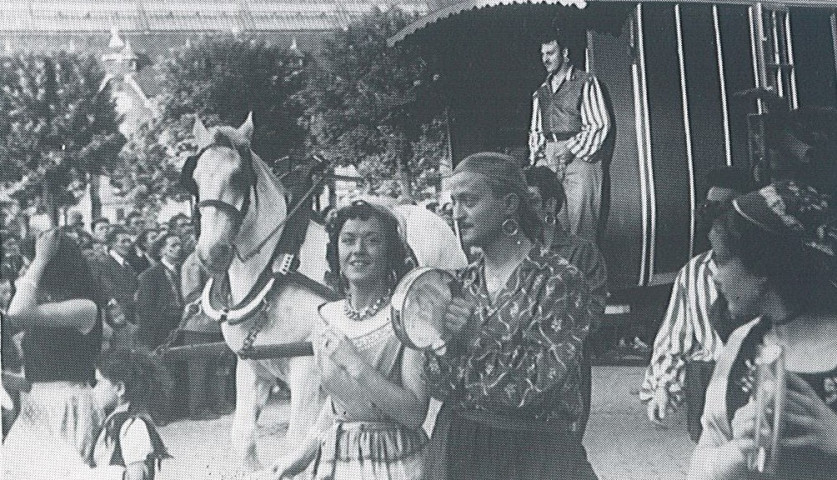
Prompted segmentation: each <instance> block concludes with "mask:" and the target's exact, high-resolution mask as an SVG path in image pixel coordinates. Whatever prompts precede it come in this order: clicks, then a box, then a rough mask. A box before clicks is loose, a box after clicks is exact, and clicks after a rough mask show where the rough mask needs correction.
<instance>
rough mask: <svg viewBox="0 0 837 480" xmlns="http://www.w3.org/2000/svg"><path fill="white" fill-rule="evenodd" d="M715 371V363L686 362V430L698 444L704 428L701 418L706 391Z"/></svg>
mask: <svg viewBox="0 0 837 480" xmlns="http://www.w3.org/2000/svg"><path fill="white" fill-rule="evenodd" d="M713 370H715V362H712V361H709V362H700V361H688V362H686V428H687V429H688V430H689V436H690V437H691V438H692V441H693V442H695V443H697V442H698V440H700V434H701V433H703V427H701V425H700V418H701V417H702V416H703V407H704V404H705V403H706V389H707V388H708V387H709V381H710V380H711V379H712V371H713Z"/></svg>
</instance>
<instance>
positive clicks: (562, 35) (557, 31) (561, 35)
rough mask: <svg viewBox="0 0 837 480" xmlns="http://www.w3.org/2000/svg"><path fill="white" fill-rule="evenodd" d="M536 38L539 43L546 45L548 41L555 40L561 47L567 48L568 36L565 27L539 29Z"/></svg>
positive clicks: (568, 44) (568, 43)
mask: <svg viewBox="0 0 837 480" xmlns="http://www.w3.org/2000/svg"><path fill="white" fill-rule="evenodd" d="M537 40H538V43H539V44H540V45H546V44H547V43H550V42H557V43H558V46H559V47H561V48H569V46H570V37H569V35H568V31H567V29H565V28H559V27H553V28H549V29H545V30H541V31H540V32H538V34H537Z"/></svg>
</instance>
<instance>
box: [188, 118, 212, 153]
mask: <svg viewBox="0 0 837 480" xmlns="http://www.w3.org/2000/svg"><path fill="white" fill-rule="evenodd" d="M192 135H194V137H195V142H197V144H198V147H205V146H207V145H209V144H210V143H212V139H211V138H210V135H209V130H207V128H206V125H204V124H203V121H202V120H201V117H199V116H197V115H195V125H194V126H193V127H192Z"/></svg>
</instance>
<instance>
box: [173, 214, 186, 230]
mask: <svg viewBox="0 0 837 480" xmlns="http://www.w3.org/2000/svg"><path fill="white" fill-rule="evenodd" d="M181 219H183V220H190V219H189V216H188V215H186V214H183V213H178V214H176V215H174V216H173V217H171V218H170V219H169V229H173V228H177V221H178V220H181ZM190 221H191V220H190Z"/></svg>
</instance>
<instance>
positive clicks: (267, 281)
mask: <svg viewBox="0 0 837 480" xmlns="http://www.w3.org/2000/svg"><path fill="white" fill-rule="evenodd" d="M215 146H224V147H229V146H228V145H223V144H210V145H207V146H206V147H204V148H202V149H201V150H200V151H199V152H198V153H197V154H196V155H194V156H192V157H189V158H188V159H187V160H186V163H185V164H184V166H183V170H182V171H181V178H180V180H181V184H182V185H183V186H184V187H185V188H186V189H187V190H188V191H189V192H190V193H191V194H192V195H193V196H195V198H196V199H197V198H198V189H197V183H196V182H195V180H194V178H193V177H192V174H193V172H194V170H195V167H196V166H197V161H198V159H199V158H200V157H201V155H203V153H204V152H206V150H208V149H209V148H212V147H215ZM236 150H237V151H238V152H239V154H242V150H243V149H236ZM246 153H247V155H243V154H242V158H243V159H244V160H246V162H245V164H246V167H245V172H250V173H247V174H246V176H247V177H248V178H249V180H248V184H247V188H248V190H249V189H251V188H252V189H254V190H255V187H256V175H255V172H254V171H253V166H252V155H250V152H249V149H247V152H246ZM317 160H318V161H317V163H314V162H310V163H309V164H308V166H307V167H306V166H299V167H297V168H303V169H306V170H307V171H306V172H303V173H304V174H303V175H302V178H304V179H305V181H303V182H298V183H296V182H295V183H294V184H293V185H290V186H287V187H288V188H290V190H291V198H292V203H291V207H290V209H289V213H288V216H287V217H285V219H284V220H283V221H282V222H280V223H279V224H278V225H277V226H276V228H275V229H274V230H273V232H272V233H271V234H270V235H269V236H268V238H269V237H271V236H273V235H275V233H276V232H277V231H279V229H280V228H282V227H283V226H284V228H283V229H282V233H281V235H280V237H279V242H278V243H277V245H276V248H275V250H274V253H273V255H272V256H271V261H270V262H269V263H268V266H267V268H265V270H264V271H262V273H261V275H260V276H259V278H258V280H257V281H256V284H255V285H254V286H253V288H251V289H250V292H249V293H248V294H247V295H246V296H245V297H244V299H243V300H242V301H241V302H239V303H238V304H237V305H234V306H230V305H229V303H230V301H231V299H230V289H229V277H228V276H227V277H224V279H223V281H222V282H220V283H219V284H216V283H215V282H214V279H212V278H210V279H209V280H208V281H207V283H206V285H205V286H204V289H203V292H202V294H201V296H200V297H198V299H196V300H195V301H194V302H192V303H191V304H190V305H189V306H188V307H187V309H186V311H187V313H186V314H185V315H184V318H183V320H182V321H181V325H179V326H178V328H177V329H176V330H175V332H177V331H179V330H182V328H183V327H184V326H185V323H186V321H187V320H188V318H190V317H191V316H192V315H194V314H195V313H197V310H198V309H202V310H203V312H204V313H205V314H206V315H207V316H209V317H210V318H212V319H213V320H217V321H219V322H227V323H228V324H230V325H236V324H238V323H241V322H244V321H246V320H248V319H250V318H252V317H253V316H254V315H255V316H257V318H256V320H255V322H253V325H252V326H251V327H250V329H249V330H248V332H247V336H246V337H245V339H244V342H243V345H242V347H241V350H239V351H238V352H237V354H238V355H239V356H241V355H242V354H245V353H246V352H248V351H250V350H252V349H253V344H254V343H255V341H256V337H257V336H258V334H259V332H261V330H262V329H263V328H264V327H265V325H266V324H267V321H268V318H267V307H268V302H267V296H268V294H269V293H270V292H271V291H272V290H273V289H275V288H279V287H280V286H281V285H283V284H285V282H293V283H295V284H297V285H300V286H302V287H304V288H306V289H309V290H311V291H313V292H314V293H316V294H318V295H320V296H322V297H324V298H326V299H328V300H336V299H337V298H338V296H337V294H336V292H335V291H334V290H332V289H331V288H329V287H327V286H325V285H323V284H322V283H320V282H317V281H315V280H312V279H311V278H308V277H307V276H305V275H303V274H302V273H300V272H299V271H298V268H299V264H300V261H299V251H300V249H301V248H302V244H303V242H304V241H305V235H306V232H307V230H308V223H309V221H310V212H311V206H312V199H313V193H314V192H315V191H316V189H317V188H319V186H320V185H322V183H323V182H324V181H325V179H326V176H325V175H319V178H318V180H317V181H316V182H314V181H313V176H314V175H317V174H319V173H322V170H323V169H324V168H325V167H326V166H327V164H326V162H323V161H320V160H319V159H317ZM203 206H212V207H215V208H218V209H220V210H224V211H227V212H228V213H230V214H231V216H232V217H233V218H234V219H236V221H237V225H239V226H240V225H241V221H242V220H243V218H244V216H245V215H246V214H247V210H248V209H249V207H250V196H249V195H245V201H244V203H243V204H242V207H241V209H238V208H237V207H235V206H234V205H231V204H229V203H226V202H224V201H222V200H203V201H198V202H197V204H196V207H197V208H196V209H195V210H196V212H197V213H196V217H198V218H199V212H200V208H201V207H203ZM265 242H266V240H265ZM262 245H263V244H262ZM260 247H261V246H260ZM277 258H279V259H280V260H279V262H276V261H275V260H276V259H277ZM274 263H278V266H277V268H276V270H274V269H273V264H274ZM216 287H220V288H216ZM219 290H220V291H219ZM214 302H218V303H220V304H221V307H220V308H215V307H214V306H213V303H214ZM173 333H174V332H173ZM170 340H171V342H173V340H174V339H173V338H172V339H170ZM171 342H167V344H164V345H165V346H164V347H163V348H164V349H167V348H168V347H169V346H170V344H171Z"/></svg>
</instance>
